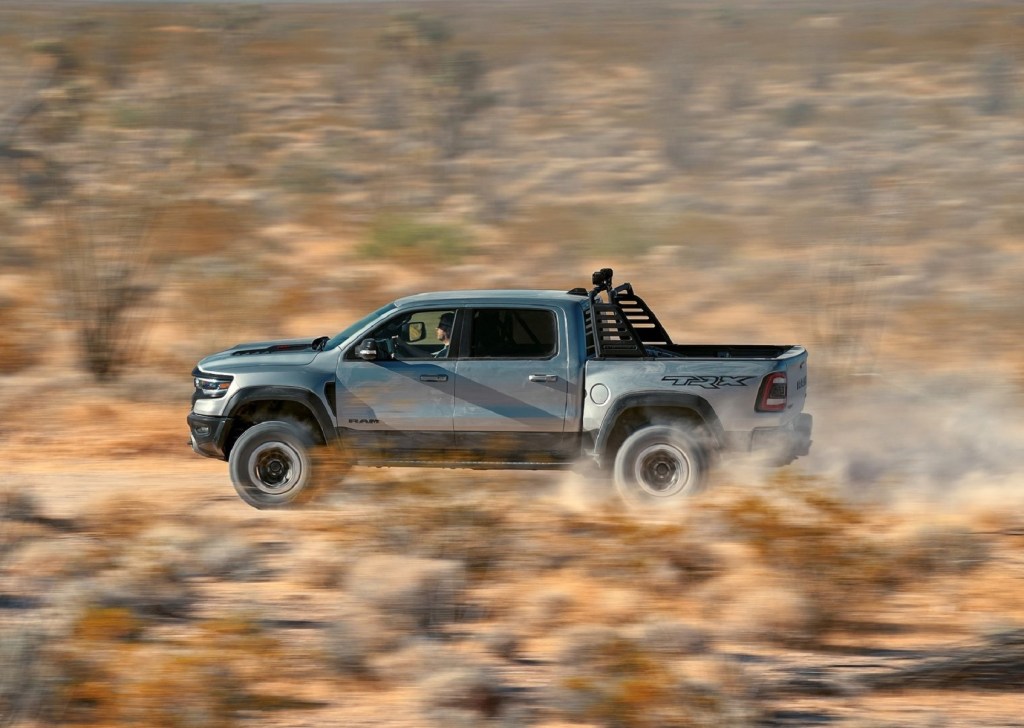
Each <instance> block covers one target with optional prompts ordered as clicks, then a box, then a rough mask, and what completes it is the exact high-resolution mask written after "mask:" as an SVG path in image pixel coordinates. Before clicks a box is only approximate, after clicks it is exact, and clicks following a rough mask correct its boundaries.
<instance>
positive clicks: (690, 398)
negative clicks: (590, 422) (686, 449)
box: [594, 392, 725, 461]
mask: <svg viewBox="0 0 1024 728" xmlns="http://www.w3.org/2000/svg"><path fill="white" fill-rule="evenodd" d="M644 409H675V410H686V411H687V412H689V413H691V414H692V415H693V416H694V417H695V419H697V420H699V421H700V422H701V423H702V424H703V425H704V429H705V431H706V432H707V433H708V435H710V436H711V437H712V438H713V441H714V443H715V444H716V445H717V446H718V447H721V446H722V445H723V444H724V442H725V430H724V428H723V427H722V423H721V421H720V420H719V419H718V415H717V414H715V408H714V407H712V406H711V403H710V402H708V401H707V400H706V399H704V398H703V397H700V396H698V395H696V394H683V393H679V394H676V393H671V392H637V393H634V394H628V395H625V396H623V397H620V398H619V399H617V400H615V401H614V402H612V404H611V405H610V406H609V410H608V414H607V415H605V418H604V421H603V422H602V424H601V430H600V431H599V432H598V433H597V437H596V438H595V440H594V454H595V455H597V456H598V457H599V458H600V459H601V460H602V461H604V460H605V456H606V454H607V450H608V447H609V443H610V441H611V437H612V433H614V432H615V429H616V427H617V426H618V424H619V422H620V420H621V419H622V417H623V416H624V415H625V414H626V413H628V412H630V411H633V410H644Z"/></svg>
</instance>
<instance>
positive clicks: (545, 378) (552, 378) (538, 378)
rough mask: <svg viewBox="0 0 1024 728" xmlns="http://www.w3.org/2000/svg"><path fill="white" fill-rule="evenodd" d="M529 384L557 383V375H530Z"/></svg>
mask: <svg viewBox="0 0 1024 728" xmlns="http://www.w3.org/2000/svg"><path fill="white" fill-rule="evenodd" d="M530 381H531V382H557V381H558V375H556V374H531V375H530Z"/></svg>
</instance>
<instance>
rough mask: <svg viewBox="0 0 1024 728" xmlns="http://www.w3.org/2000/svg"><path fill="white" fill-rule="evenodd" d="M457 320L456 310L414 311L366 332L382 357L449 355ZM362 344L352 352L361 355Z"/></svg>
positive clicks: (351, 354) (397, 358) (423, 357)
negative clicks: (359, 352)
mask: <svg viewBox="0 0 1024 728" xmlns="http://www.w3.org/2000/svg"><path fill="white" fill-rule="evenodd" d="M454 323H455V311H453V310H452V309H436V310H429V311H411V312H407V313H403V314H400V315H398V316H393V317H392V318H390V319H388V320H387V321H386V322H384V323H383V324H381V325H380V326H378V327H377V328H376V329H374V330H373V331H371V332H370V334H369V335H368V336H367V338H369V339H373V341H374V344H375V345H376V348H377V351H378V353H379V355H378V358H379V359H396V360H407V359H447V358H448V357H449V354H450V353H451V352H450V349H449V346H450V343H451V336H452V333H453V329H454ZM360 348H361V344H357V345H356V346H355V347H353V348H352V350H351V351H350V352H349V356H348V358H350V359H354V358H359V357H358V353H357V352H358V351H359V349H360Z"/></svg>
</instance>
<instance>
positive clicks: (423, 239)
mask: <svg viewBox="0 0 1024 728" xmlns="http://www.w3.org/2000/svg"><path fill="white" fill-rule="evenodd" d="M471 249H472V238H471V236H470V234H469V233H468V232H467V231H466V230H465V229H463V228H462V227H460V226H458V225H451V224H446V223H433V222H425V221H423V220H420V219H418V218H416V217H413V216H410V215H405V214H385V215H381V216H380V217H378V218H377V219H376V220H375V221H374V222H373V224H372V225H371V226H370V229H369V231H368V237H367V239H366V240H365V241H364V242H363V244H362V245H360V246H359V252H360V253H361V254H362V255H364V256H366V257H369V258H399V259H409V260H415V261H418V262H420V263H424V264H444V265H451V264H453V263H457V262H458V261H459V260H460V259H461V258H462V257H463V256H465V255H467V254H468V253H469V252H470V250H471Z"/></svg>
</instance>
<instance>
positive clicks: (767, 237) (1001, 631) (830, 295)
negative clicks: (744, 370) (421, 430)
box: [0, 0, 1024, 728]
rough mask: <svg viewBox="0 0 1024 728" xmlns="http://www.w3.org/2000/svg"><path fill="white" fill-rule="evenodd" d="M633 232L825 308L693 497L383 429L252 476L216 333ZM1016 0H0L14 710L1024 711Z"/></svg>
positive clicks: (754, 331)
mask: <svg viewBox="0 0 1024 728" xmlns="http://www.w3.org/2000/svg"><path fill="white" fill-rule="evenodd" d="M604 266H610V267H613V268H614V269H615V270H616V281H617V282H623V281H631V282H632V283H633V284H634V286H635V287H636V289H637V292H638V293H639V294H640V295H642V296H643V297H644V298H645V299H646V300H647V301H648V303H650V304H651V306H652V307H653V308H654V310H655V311H656V312H658V314H659V316H660V317H661V319H662V321H663V322H664V323H665V324H666V327H667V328H668V330H669V331H670V333H671V334H672V335H673V338H674V339H675V340H676V341H678V342H691V343H701V342H719V343H721V342H738V343H777V344H783V343H799V344H803V345H804V346H806V347H807V348H808V349H809V351H810V357H811V358H810V370H811V384H810V395H809V400H808V402H809V405H808V410H809V411H810V412H811V413H812V414H814V415H815V418H816V419H815V427H816V429H815V433H814V435H815V444H814V446H813V448H812V452H811V455H810V456H809V457H806V458H802V459H801V460H799V461H797V462H796V463H794V464H793V465H791V466H789V467H787V468H785V469H782V470H778V471H772V470H767V469H764V468H762V467H760V466H759V464H758V463H756V462H734V463H731V464H728V465H726V466H723V467H722V468H721V470H720V471H719V472H718V473H717V475H716V483H715V485H714V487H712V488H711V489H709V490H708V491H707V492H706V493H704V494H702V495H700V496H698V497H696V498H694V499H693V500H692V502H691V503H690V504H689V505H688V507H687V508H686V509H685V510H684V511H682V512H677V513H664V514H650V513H643V514H638V513H631V512H629V511H627V510H626V509H624V507H623V506H622V505H621V504H620V503H619V502H618V501H617V500H615V498H613V497H611V495H610V494H609V492H608V489H607V487H606V486H604V485H602V484H601V483H600V482H596V481H595V480H594V479H593V478H592V477H588V476H584V475H580V474H575V473H563V474H559V473H556V474H545V473H496V474H495V473H481V472H474V471H455V470H431V471H414V470H371V469H356V470H355V471H353V472H352V473H351V474H350V475H349V476H348V477H347V478H346V479H345V481H344V482H343V483H340V484H337V485H336V486H335V487H332V488H329V489H326V492H325V494H324V496H323V497H322V498H321V500H320V501H319V502H317V503H316V504H314V505H313V506H310V507H306V508H304V509H302V510H296V511H288V512H258V511H254V510H251V509H249V508H248V507H247V506H245V505H244V504H243V503H242V502H241V501H240V500H239V499H238V498H237V497H236V496H235V494H234V492H233V490H232V488H231V485H230V482H229V479H228V473H227V468H226V466H225V464H224V463H221V462H217V461H212V460H206V459H203V458H200V457H198V456H195V455H193V454H192V452H191V450H190V449H189V448H188V446H187V444H186V442H187V438H188V429H187V426H186V424H185V416H186V414H187V412H188V410H189V397H190V395H191V391H192V386H191V385H192V383H191V377H190V375H189V372H190V371H191V369H192V367H193V366H194V364H195V362H196V361H197V360H198V359H199V358H201V357H202V356H204V355H205V354H208V353H211V352H213V351H217V350H221V349H224V348H227V347H229V346H231V345H234V344H236V343H239V342H242V341H246V340H257V339H268V338H277V337H285V336H308V337H310V338H312V337H315V336H320V335H331V334H334V333H336V332H338V331H340V330H341V329H342V328H344V326H346V325H347V324H348V323H350V322H351V321H353V320H355V319H356V318H358V317H360V316H362V315H363V314H364V313H366V312H368V311H370V310H372V309H373V308H376V307H377V306H379V305H381V304H383V303H386V302H387V301H389V300H392V299H393V298H395V297H398V296H401V295H406V294H411V293H416V292H420V291H423V290H436V289H449V288H492V287H524V288H556V289H568V288H572V287H576V286H584V285H587V284H588V283H589V279H590V273H591V271H593V270H596V269H597V268H600V267H604ZM1022 288H1024V7H1022V6H1021V5H1020V4H1019V3H1015V2H1010V1H1009V0H1007V1H1005V2H999V1H998V0H994V1H992V2H970V1H967V0H964V1H956V0H934V1H930V2H924V1H915V0H909V1H907V2H900V3H888V2H871V1H866V2H838V1H837V2H822V1H821V0H807V1H803V0H778V1H775V2H770V3H768V2H753V1H744V0H737V1H726V0H723V1H721V2H711V1H701V0H678V1H676V2H670V1H669V0H631V1H630V2H612V1H611V0H559V1H558V2H540V1H537V2H534V1H533V0H506V1H502V2H499V1H498V0H492V1H490V2H488V1H485V0H465V1H461V0H460V1H453V2H432V1H424V2H401V1H396V2H376V3H360V2H352V3H347V2H346V3H333V4H329V3H324V4H308V5H304V4H299V3H274V2H266V3H264V4H261V5H249V4H240V3H230V4H221V5H219V4H215V3H205V2H204V3H198V2H196V3H163V4H161V3H139V4H129V3H111V4H93V3H89V2H63V3H62V2H34V3H29V2H23V3H19V2H16V1H9V2H4V3H3V4H2V5H0V446H2V452H3V460H4V466H3V468H2V469H0V472H2V474H0V726H17V727H18V728H30V727H31V728H40V727H42V726H50V725H80V726H175V727H182V728H184V727H197V728H198V727H208V726H216V727H220V726H224V727H233V726H275V727H276V726H281V727H285V726H289V727H295V728H298V727H300V726H310V727H312V726H411V727H418V726H446V727H447V726H477V725H495V726H508V727H518V726H547V727H548V728H556V727H561V728H565V727H567V726H607V727H610V728H614V727H619V726H622V727H633V726H636V727H643V728H647V727H650V728H659V727H662V726H665V727H668V726H842V727H844V728H846V727H850V728H854V727H856V728H867V727H872V728H874V727H882V726H886V727H889V726H892V727H895V726H922V727H927V728H944V727H946V726H972V727H974V726H1021V725H1024V697H1022V691H1024V510H1022V507H1024V410H1022V404H1024V396H1022V395H1024V345H1022V343H1021V342H1022V339H1024V307H1022V304H1021V299H1020V292H1021V290H1022Z"/></svg>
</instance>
